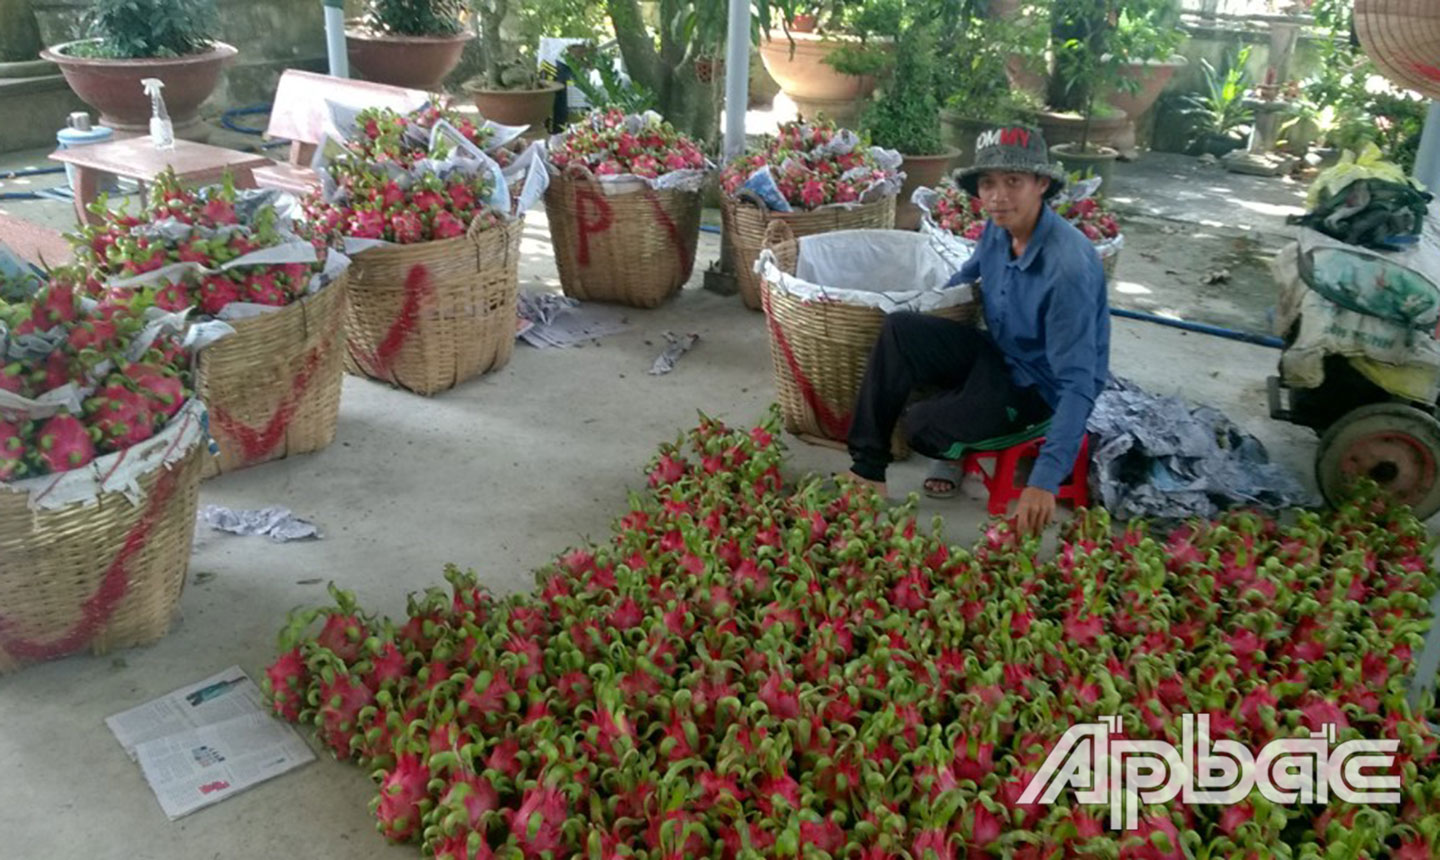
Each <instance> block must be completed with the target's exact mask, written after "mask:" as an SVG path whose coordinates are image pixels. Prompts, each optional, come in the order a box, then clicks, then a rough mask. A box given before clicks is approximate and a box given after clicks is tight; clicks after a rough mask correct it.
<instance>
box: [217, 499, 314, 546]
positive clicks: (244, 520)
mask: <svg viewBox="0 0 1440 860" xmlns="http://www.w3.org/2000/svg"><path fill="white" fill-rule="evenodd" d="M200 518H201V519H202V520H204V521H205V523H206V524H207V525H209V526H210V528H212V529H217V530H219V531H222V532H230V533H231V534H237V535H247V536H263V537H268V538H270V540H271V541H273V542H275V543H285V542H287V541H292V540H307V539H315V540H319V539H320V537H321V535H320V529H319V528H318V527H316V526H315V524H314V523H311V522H309V521H308V520H302V519H300V518H298V517H296V516H295V515H294V514H293V513H291V511H290V509H289V508H280V507H270V508H261V509H260V510H248V511H234V510H231V509H230V508H223V507H220V506H219V505H206V506H205V507H204V508H202V509H201V510H200Z"/></svg>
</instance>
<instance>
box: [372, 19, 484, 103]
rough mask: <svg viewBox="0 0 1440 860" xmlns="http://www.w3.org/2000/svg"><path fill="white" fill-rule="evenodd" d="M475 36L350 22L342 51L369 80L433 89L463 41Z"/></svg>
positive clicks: (451, 68) (462, 47) (460, 50)
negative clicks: (400, 31)
mask: <svg viewBox="0 0 1440 860" xmlns="http://www.w3.org/2000/svg"><path fill="white" fill-rule="evenodd" d="M474 38H475V35H474V34H473V33H457V34H455V35H454V36H390V35H387V34H384V33H374V32H371V31H369V30H366V29H364V28H362V27H358V26H354V25H352V26H351V27H349V28H347V29H346V30H345V51H346V53H347V54H348V55H349V57H350V65H352V66H354V67H355V69H356V70H357V71H358V72H360V74H362V75H364V76H365V79H366V80H368V81H374V82H375V83H378V84H390V85H391V86H395V87H409V88H411V89H416V90H427V91H432V92H433V91H435V90H438V89H440V85H441V83H443V82H444V80H445V76H446V75H448V74H450V73H451V72H452V71H454V70H455V67H456V66H458V65H459V64H460V55H461V54H462V53H464V51H465V45H466V43H468V42H470V41H471V40H472V39H474Z"/></svg>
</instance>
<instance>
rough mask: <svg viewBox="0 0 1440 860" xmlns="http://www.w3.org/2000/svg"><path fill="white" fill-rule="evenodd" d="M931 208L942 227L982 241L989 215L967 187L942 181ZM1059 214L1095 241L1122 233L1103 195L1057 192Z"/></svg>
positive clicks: (1055, 204)
mask: <svg viewBox="0 0 1440 860" xmlns="http://www.w3.org/2000/svg"><path fill="white" fill-rule="evenodd" d="M935 190H936V192H938V194H937V197H936V199H935V201H934V203H933V204H931V206H932V211H931V218H932V219H934V221H935V223H936V224H937V225H939V227H940V228H941V229H942V230H947V231H949V232H951V233H953V234H955V235H956V236H959V237H960V238H962V239H967V240H969V241H972V242H974V241H979V239H980V234H981V233H983V232H985V222H986V221H988V220H989V218H990V215H989V213H987V212H986V211H985V207H984V206H982V205H981V203H980V198H979V197H972V196H970V195H969V194H968V193H966V192H965V190H964V189H962V188H960V187H959V186H958V185H956V184H954V183H953V182H950V181H948V180H947V181H945V182H942V183H940V185H939V187H938V188H936V189H935ZM1050 205H1051V208H1053V209H1054V210H1055V212H1056V214H1058V215H1059V216H1060V217H1062V218H1064V219H1065V220H1066V221H1069V222H1070V223H1071V224H1074V225H1075V227H1076V228H1077V229H1078V230H1080V232H1082V233H1084V234H1085V237H1086V238H1087V239H1089V240H1090V241H1092V242H1096V243H1100V242H1108V241H1110V240H1112V239H1114V238H1115V237H1116V236H1119V235H1120V222H1119V221H1118V220H1116V218H1115V213H1114V212H1112V211H1111V209H1110V207H1109V206H1108V205H1107V204H1106V203H1105V201H1104V198H1102V197H1098V196H1095V195H1088V196H1085V197H1081V198H1078V199H1077V198H1074V197H1071V196H1067V195H1065V194H1057V195H1056V196H1054V197H1052V198H1051V199H1050Z"/></svg>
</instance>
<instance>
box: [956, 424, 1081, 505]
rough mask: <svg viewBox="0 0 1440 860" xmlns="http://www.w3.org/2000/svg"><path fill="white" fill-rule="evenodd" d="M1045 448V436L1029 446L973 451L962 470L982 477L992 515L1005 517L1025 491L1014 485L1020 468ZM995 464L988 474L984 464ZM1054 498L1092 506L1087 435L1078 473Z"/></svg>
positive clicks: (1078, 465) (1078, 461) (1026, 444)
mask: <svg viewBox="0 0 1440 860" xmlns="http://www.w3.org/2000/svg"><path fill="white" fill-rule="evenodd" d="M1044 444H1045V437H1044V436H1037V437H1035V438H1034V439H1031V440H1029V441H1028V442H1021V443H1020V444H1018V445H1012V446H1010V447H1009V448H999V449H997V450H994V451H970V452H969V453H967V454H966V455H965V456H964V458H963V459H962V460H961V468H962V469H963V470H964V473H965V474H966V475H979V476H980V477H981V479H982V480H984V482H985V489H986V490H988V491H989V492H990V515H991V516H1004V515H1005V513H1006V512H1007V511H1009V510H1010V503H1011V502H1014V501H1017V500H1018V499H1019V498H1020V494H1021V493H1023V492H1024V491H1025V487H1024V486H1023V485H1017V484H1016V482H1015V473H1016V471H1017V469H1018V468H1019V466H1020V461H1021V460H1026V459H1029V460H1033V459H1035V458H1036V457H1038V456H1040V448H1041V446H1043V445H1044ZM987 460H989V461H993V462H994V469H993V471H991V472H986V471H985V467H984V465H983V464H984V463H985V461H987ZM1055 498H1057V499H1059V500H1062V501H1069V502H1073V503H1074V505H1075V507H1077V508H1083V507H1086V506H1088V505H1089V504H1090V436H1089V434H1086V435H1085V436H1082V437H1080V453H1079V454H1078V455H1076V457H1075V470H1074V471H1073V472H1071V474H1070V478H1069V480H1067V481H1065V482H1064V483H1062V484H1061V485H1060V489H1059V490H1058V491H1057V492H1056V493H1055Z"/></svg>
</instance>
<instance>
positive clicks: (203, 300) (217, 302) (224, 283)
mask: <svg viewBox="0 0 1440 860" xmlns="http://www.w3.org/2000/svg"><path fill="white" fill-rule="evenodd" d="M241 295H242V293H241V291H240V287H239V286H238V285H237V284H236V283H235V282H234V281H232V280H230V279H229V278H227V277H225V276H224V275H208V276H206V277H205V279H204V280H203V281H201V282H200V310H202V311H204V312H205V313H207V314H210V315H211V316H215V315H216V314H218V313H220V311H221V310H223V309H224V308H225V306H226V305H228V304H230V303H231V302H238V301H240V297H241Z"/></svg>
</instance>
